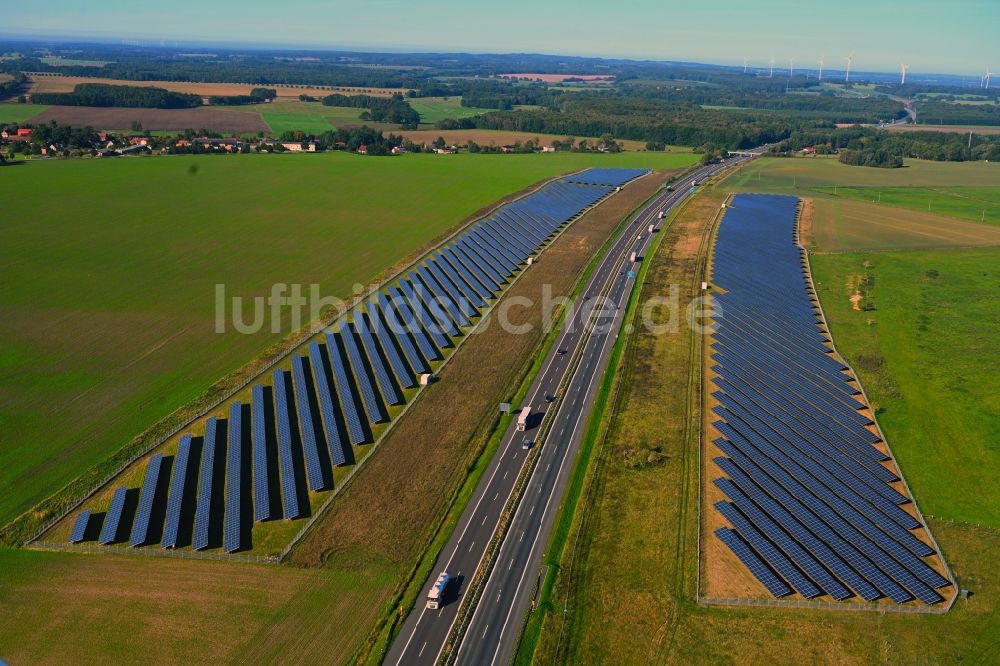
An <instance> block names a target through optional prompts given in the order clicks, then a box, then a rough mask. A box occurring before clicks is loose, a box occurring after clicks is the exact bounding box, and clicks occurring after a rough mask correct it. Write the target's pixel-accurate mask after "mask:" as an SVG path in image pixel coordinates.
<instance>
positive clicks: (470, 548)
mask: <svg viewBox="0 0 1000 666" xmlns="http://www.w3.org/2000/svg"><path fill="white" fill-rule="evenodd" d="M475 545H476V542H475V541H473V542H472V543H471V544H469V552H470V553H471V552H472V548H473V547H474V546H475Z"/></svg>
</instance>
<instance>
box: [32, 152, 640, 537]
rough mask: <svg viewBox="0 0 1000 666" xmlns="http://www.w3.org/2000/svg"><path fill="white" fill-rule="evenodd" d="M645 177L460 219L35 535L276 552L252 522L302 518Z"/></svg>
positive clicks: (614, 173)
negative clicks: (525, 282)
mask: <svg viewBox="0 0 1000 666" xmlns="http://www.w3.org/2000/svg"><path fill="white" fill-rule="evenodd" d="M645 173H646V171H645V170H643V169H606V168H602V169H590V170H587V171H584V172H581V173H578V174H575V175H572V176H568V177H566V178H563V179H561V180H558V181H554V182H551V183H549V184H547V185H546V186H544V187H543V188H541V189H539V190H536V191H535V192H533V193H531V194H529V195H527V196H525V197H523V198H520V199H518V200H515V201H513V202H511V203H509V204H506V205H504V206H503V207H501V208H499V209H497V210H495V211H494V212H493V213H492V214H490V215H489V216H488V217H486V218H484V219H482V220H479V221H476V222H474V223H473V224H471V225H469V226H468V227H466V228H465V229H464V230H462V231H461V232H459V233H458V234H456V235H455V236H453V237H451V238H450V239H449V240H447V241H446V242H445V243H444V244H443V245H441V246H440V247H438V248H436V249H435V250H433V251H431V253H430V254H428V255H427V256H425V257H424V258H423V259H422V260H420V261H418V262H417V263H415V264H414V265H413V266H411V267H410V269H408V270H407V271H406V272H405V274H401V275H399V276H398V277H396V278H394V279H393V280H392V281H391V282H390V283H388V284H386V285H385V286H384V287H383V288H382V289H381V290H379V291H377V292H376V293H374V294H373V295H371V296H370V297H369V298H367V299H365V302H363V303H362V304H359V305H357V306H356V307H355V308H354V309H353V310H351V311H350V312H348V313H346V314H345V315H344V316H342V317H341V318H340V319H338V320H337V321H335V322H334V323H333V324H332V325H331V326H330V327H329V328H328V329H327V330H325V331H323V332H322V333H321V334H320V335H318V336H317V337H315V338H314V339H312V340H311V341H309V342H308V343H307V344H306V345H305V346H304V348H301V349H299V350H298V352H297V353H295V354H293V355H292V356H291V357H290V358H289V359H288V361H287V362H285V363H279V365H278V366H276V367H274V368H273V369H271V370H270V371H269V372H266V373H265V374H263V375H261V377H259V378H258V379H259V381H258V382H257V383H254V384H253V385H252V386H250V387H248V389H247V390H246V391H243V392H241V393H239V394H238V395H237V396H234V397H233V398H232V399H231V400H230V401H229V402H228V403H227V404H224V405H220V407H219V408H218V409H217V410H216V412H215V413H213V414H212V415H209V416H208V417H207V418H206V419H204V420H201V421H196V422H195V423H192V424H191V426H190V428H189V429H188V430H189V431H188V432H185V433H183V434H182V435H181V436H180V437H179V438H178V439H177V440H176V441H170V442H167V443H164V444H163V445H161V446H160V447H158V448H157V449H156V450H155V451H150V452H148V453H147V455H146V456H145V457H143V458H141V459H139V460H137V461H136V462H135V463H134V464H133V465H131V466H129V467H127V468H126V469H125V470H124V472H122V473H121V474H120V475H118V476H117V477H116V478H115V479H113V480H112V481H111V482H110V483H109V484H107V485H105V486H104V487H102V488H100V489H98V490H97V491H96V492H95V493H94V494H93V495H92V496H91V497H90V498H89V499H87V500H86V501H84V502H83V503H82V504H81V505H80V506H78V507H77V508H76V509H75V510H74V511H72V512H70V513H69V514H68V515H67V516H65V517H64V518H63V519H62V520H61V521H60V522H59V523H57V524H56V525H55V526H54V527H52V528H50V529H49V530H48V531H47V532H46V533H45V534H44V535H43V536H42V540H43V541H51V540H54V539H57V538H59V539H64V540H68V541H69V542H70V543H71V544H81V545H83V546H86V547H88V548H93V547H95V546H97V547H114V548H115V549H117V550H122V549H124V548H125V547H129V548H133V549H142V548H158V549H164V550H185V551H189V552H206V553H209V554H211V555H212V556H219V555H220V554H221V553H225V554H233V553H253V554H255V555H261V554H263V555H266V556H269V557H273V556H274V555H275V554H276V553H277V551H278V550H279V548H278V547H277V546H276V545H275V544H273V543H268V544H267V548H266V549H264V550H261V549H260V548H257V547H256V545H257V544H256V541H255V538H254V537H255V532H256V531H257V530H258V528H259V527H260V526H261V525H265V524H268V523H274V522H276V521H285V522H291V523H292V524H294V525H295V528H296V529H299V526H300V524H301V526H306V525H308V522H307V521H306V520H305V519H307V518H315V517H316V516H317V515H318V514H319V512H320V507H322V506H324V502H325V501H327V500H328V499H329V498H330V497H331V494H332V493H333V492H334V491H336V490H337V489H338V488H339V487H340V485H341V484H342V483H343V482H344V480H345V479H346V478H348V475H347V474H346V473H345V470H348V469H350V468H356V466H357V464H358V463H359V462H360V461H362V460H363V459H364V458H365V457H366V456H367V455H368V454H369V453H371V451H373V450H374V447H373V446H372V445H373V444H375V443H377V441H378V440H379V437H380V436H381V434H382V433H384V432H385V431H386V429H387V427H388V426H389V425H391V423H392V422H393V420H394V419H396V418H398V416H399V415H400V414H401V412H402V411H403V410H404V409H405V406H406V405H407V404H408V403H411V402H412V401H413V399H414V398H415V396H416V395H417V394H418V393H419V391H420V390H421V389H422V388H424V387H426V386H427V385H429V384H430V383H432V382H433V378H434V373H435V371H436V370H437V369H438V368H439V367H440V366H441V364H442V363H443V362H445V361H446V360H447V357H448V356H449V355H450V354H451V352H452V351H453V350H454V349H455V348H456V347H457V346H458V345H459V344H460V343H461V340H462V339H463V338H464V337H465V336H466V335H468V333H469V332H470V331H471V330H472V329H473V328H474V327H475V326H476V325H477V323H478V321H479V320H481V319H482V318H483V317H484V316H485V315H486V314H488V312H489V310H490V308H491V307H492V305H493V304H494V303H495V302H496V300H497V299H498V298H499V297H500V295H502V293H503V292H504V291H505V289H506V288H507V287H508V286H509V285H510V284H511V283H512V282H513V281H514V280H515V279H516V278H517V276H518V275H519V274H520V272H521V271H522V270H524V269H525V268H526V267H527V266H529V265H530V264H531V263H532V261H534V260H535V258H537V256H538V254H539V253H540V252H541V251H542V250H543V249H544V248H545V247H546V246H547V245H548V243H549V242H551V240H552V239H553V238H554V237H555V236H556V235H557V234H558V233H559V232H560V230H561V229H563V228H564V227H565V226H566V225H567V224H568V223H569V222H571V221H573V220H575V219H576V218H577V217H579V216H580V215H581V214H582V213H583V212H585V211H586V210H587V209H589V208H590V207H591V206H593V205H595V204H596V203H598V202H600V201H601V200H603V199H604V198H605V197H607V196H609V195H610V194H612V193H614V192H615V191H616V189H617V188H620V187H621V186H623V185H624V184H626V183H628V182H629V181H631V180H633V179H635V178H638V177H640V176H642V175H643V174H645ZM136 485H138V487H136ZM294 533H295V530H293V531H291V532H288V533H287V534H294ZM300 533H301V532H300ZM67 535H68V538H67ZM286 541H287V539H286ZM278 545H279V546H285V545H287V543H282V544H278Z"/></svg>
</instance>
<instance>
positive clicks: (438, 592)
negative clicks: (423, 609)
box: [427, 571, 449, 610]
mask: <svg viewBox="0 0 1000 666" xmlns="http://www.w3.org/2000/svg"><path fill="white" fill-rule="evenodd" d="M448 580H449V579H448V572H447V571H442V572H441V574H440V575H439V576H438V577H437V580H436V581H434V585H433V586H431V591H430V592H428V593H427V608H429V609H431V610H437V609H438V608H440V607H441V602H442V601H444V590H445V588H446V587H448Z"/></svg>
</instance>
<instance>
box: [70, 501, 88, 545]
mask: <svg viewBox="0 0 1000 666" xmlns="http://www.w3.org/2000/svg"><path fill="white" fill-rule="evenodd" d="M88 525H90V509H87V510H86V511H84V512H83V513H81V514H80V515H79V516H77V517H76V522H74V523H73V531H72V532H70V535H69V542H70V543H80V542H81V541H83V539H84V537H85V536H86V535H87V526H88Z"/></svg>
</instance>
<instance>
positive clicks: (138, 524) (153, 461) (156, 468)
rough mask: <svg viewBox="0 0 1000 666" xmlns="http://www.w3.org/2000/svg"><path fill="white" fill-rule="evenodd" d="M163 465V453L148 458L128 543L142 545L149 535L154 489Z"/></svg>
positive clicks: (154, 495)
mask: <svg viewBox="0 0 1000 666" xmlns="http://www.w3.org/2000/svg"><path fill="white" fill-rule="evenodd" d="M162 465H163V455H162V454H159V453H157V454H156V455H155V456H153V457H152V458H150V459H149V463H148V464H147V465H146V476H145V478H144V479H143V482H142V490H141V491H140V492H139V509H138V510H137V511H136V514H135V520H134V521H133V522H132V537H131V538H130V539H129V545H130V546H132V547H136V546H143V545H145V544H146V541H147V539H148V536H149V521H150V518H151V517H152V514H153V502H154V501H155V500H156V489H157V487H158V486H159V484H160V469H161V467H162Z"/></svg>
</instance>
